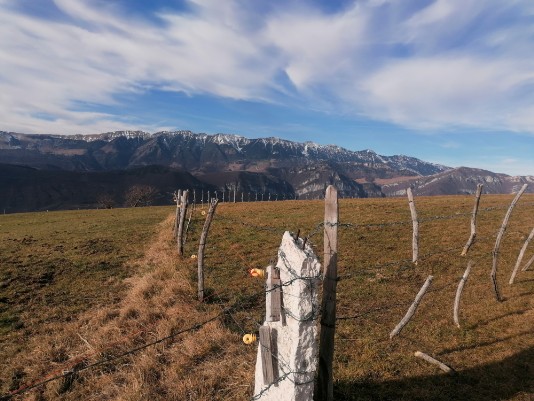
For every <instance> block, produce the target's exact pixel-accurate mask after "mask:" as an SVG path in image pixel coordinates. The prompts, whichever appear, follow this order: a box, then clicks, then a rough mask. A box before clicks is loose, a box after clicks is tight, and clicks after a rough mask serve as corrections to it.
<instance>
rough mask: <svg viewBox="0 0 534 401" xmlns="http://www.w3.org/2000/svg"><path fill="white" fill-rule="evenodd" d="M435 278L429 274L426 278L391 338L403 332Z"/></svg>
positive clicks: (390, 334)
mask: <svg viewBox="0 0 534 401" xmlns="http://www.w3.org/2000/svg"><path fill="white" fill-rule="evenodd" d="M433 278H434V277H432V276H428V278H427V279H426V281H425V283H424V284H423V286H422V287H421V289H420V290H419V292H418V293H417V295H416V297H415V300H414V301H413V303H412V305H411V306H410V308H409V309H408V312H406V315H404V317H403V318H402V320H401V321H400V322H399V324H398V325H397V326H395V328H394V329H393V331H392V332H391V333H389V338H390V339H392V338H393V337H395V336H396V335H397V334H399V333H400V332H401V330H402V329H403V328H404V326H406V325H407V324H408V322H409V321H410V319H411V318H412V317H413V315H414V314H415V311H416V310H417V307H418V306H419V304H420V303H421V300H422V299H423V296H424V295H425V293H426V291H427V290H428V287H430V284H431V283H432V279H433Z"/></svg>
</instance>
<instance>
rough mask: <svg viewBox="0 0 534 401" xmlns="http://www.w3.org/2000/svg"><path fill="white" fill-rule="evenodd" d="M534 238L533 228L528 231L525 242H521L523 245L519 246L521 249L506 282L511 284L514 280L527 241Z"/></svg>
mask: <svg viewBox="0 0 534 401" xmlns="http://www.w3.org/2000/svg"><path fill="white" fill-rule="evenodd" d="M532 238H534V228H533V229H532V231H531V232H530V235H529V236H528V238H527V239H526V241H525V243H524V244H523V247H522V248H521V251H520V252H519V256H518V257H517V261H516V262H515V267H514V270H513V271H512V275H511V276H510V281H509V282H508V284H510V285H512V284H513V283H514V280H515V276H516V275H517V272H518V271H519V265H520V264H521V262H522V261H523V256H525V251H526V250H527V247H528V244H529V242H530V241H531V240H532Z"/></svg>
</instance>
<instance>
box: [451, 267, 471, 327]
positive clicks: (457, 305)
mask: <svg viewBox="0 0 534 401" xmlns="http://www.w3.org/2000/svg"><path fill="white" fill-rule="evenodd" d="M472 265H473V262H472V261H471V260H470V261H469V263H467V269H465V272H464V275H463V276H462V278H461V279H460V282H459V283H458V289H457V290H456V297H455V298H454V310H453V316H454V324H456V326H458V328H460V317H459V315H460V298H461V297H462V291H463V290H464V286H465V283H466V282H467V277H469V273H470V272H471V266H472Z"/></svg>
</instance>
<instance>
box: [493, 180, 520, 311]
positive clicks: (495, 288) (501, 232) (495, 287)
mask: <svg viewBox="0 0 534 401" xmlns="http://www.w3.org/2000/svg"><path fill="white" fill-rule="evenodd" d="M527 186H528V185H527V184H525V185H523V186H522V187H521V189H520V190H519V192H518V193H517V194H516V196H515V198H514V200H513V201H512V203H511V204H510V207H509V208H508V211H507V212H506V216H504V220H503V222H502V226H501V229H500V230H499V234H498V235H497V240H496V241H495V247H494V248H493V253H492V254H493V266H492V268H491V274H490V277H491V282H492V283H493V291H494V292H495V298H496V299H497V301H499V302H501V301H502V298H501V294H500V291H499V285H498V283H497V257H498V256H499V247H500V246H501V240H502V237H503V235H504V232H505V231H506V226H507V225H508V220H509V219H510V215H511V214H512V210H514V206H515V204H516V203H517V201H518V200H519V198H521V195H523V192H525V190H526V189H527Z"/></svg>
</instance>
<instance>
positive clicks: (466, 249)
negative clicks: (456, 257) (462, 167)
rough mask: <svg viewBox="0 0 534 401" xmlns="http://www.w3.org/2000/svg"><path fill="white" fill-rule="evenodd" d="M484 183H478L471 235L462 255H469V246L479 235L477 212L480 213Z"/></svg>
mask: <svg viewBox="0 0 534 401" xmlns="http://www.w3.org/2000/svg"><path fill="white" fill-rule="evenodd" d="M483 186H484V185H482V184H478V185H477V192H476V194H475V206H473V213H472V214H471V235H470V236H469V239H468V240H467V243H466V244H465V246H464V249H463V251H462V256H465V255H467V252H468V251H469V248H471V245H473V243H474V242H475V238H476V236H477V213H478V205H479V204H480V195H481V194H482V187H483Z"/></svg>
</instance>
